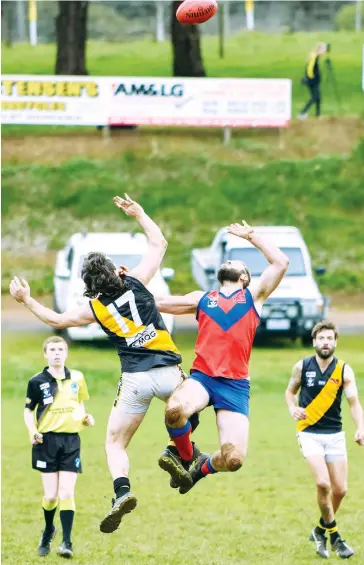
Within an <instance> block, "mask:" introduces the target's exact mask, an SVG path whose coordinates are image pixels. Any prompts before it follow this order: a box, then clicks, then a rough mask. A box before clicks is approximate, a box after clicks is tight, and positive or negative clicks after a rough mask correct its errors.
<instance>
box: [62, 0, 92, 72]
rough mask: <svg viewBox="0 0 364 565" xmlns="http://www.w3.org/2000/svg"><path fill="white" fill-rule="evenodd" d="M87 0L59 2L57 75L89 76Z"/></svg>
mask: <svg viewBox="0 0 364 565" xmlns="http://www.w3.org/2000/svg"><path fill="white" fill-rule="evenodd" d="M87 10H88V1H87V0H68V1H67V2H65V1H63V0H60V1H59V14H58V16H57V18H56V35H57V60H56V74H57V75H87V74H88V72H87V69H86V60H85V59H86V37H87Z"/></svg>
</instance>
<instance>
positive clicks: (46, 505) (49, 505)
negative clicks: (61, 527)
mask: <svg viewBox="0 0 364 565" xmlns="http://www.w3.org/2000/svg"><path fill="white" fill-rule="evenodd" d="M57 505H58V498H56V499H55V500H54V501H52V502H50V501H49V500H46V499H45V498H43V502H42V508H43V512H44V520H45V532H46V534H51V533H52V532H53V520H54V515H55V513H56V510H57Z"/></svg>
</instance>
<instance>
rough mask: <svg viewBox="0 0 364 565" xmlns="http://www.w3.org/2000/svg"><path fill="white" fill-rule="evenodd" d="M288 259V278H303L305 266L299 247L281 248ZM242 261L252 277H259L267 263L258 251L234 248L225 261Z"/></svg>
mask: <svg viewBox="0 0 364 565" xmlns="http://www.w3.org/2000/svg"><path fill="white" fill-rule="evenodd" d="M281 250H282V251H283V253H285V254H286V255H287V257H288V259H289V267H288V271H287V273H286V276H288V277H290V276H291V277H304V276H305V275H306V269H305V264H304V261H303V256H302V251H301V249H300V248H299V247H281ZM228 259H230V260H231V261H244V263H246V264H247V265H248V267H249V270H250V274H251V276H252V277H260V275H261V274H262V272H263V271H264V269H266V267H268V265H269V263H268V261H267V260H266V258H265V257H264V255H263V253H261V252H260V251H259V250H258V249H255V248H244V247H235V248H234V249H230V250H229V251H228V252H227V254H226V258H225V260H228Z"/></svg>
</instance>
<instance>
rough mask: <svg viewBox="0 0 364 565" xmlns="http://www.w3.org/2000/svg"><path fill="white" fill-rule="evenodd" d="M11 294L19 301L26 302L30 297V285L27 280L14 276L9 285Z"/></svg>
mask: <svg viewBox="0 0 364 565" xmlns="http://www.w3.org/2000/svg"><path fill="white" fill-rule="evenodd" d="M9 290H10V294H11V296H12V297H13V298H15V300H16V301H17V302H26V301H27V300H28V299H29V298H30V287H29V285H28V283H27V281H26V280H24V279H21V281H20V279H18V277H14V278H13V279H12V281H11V283H10V285H9Z"/></svg>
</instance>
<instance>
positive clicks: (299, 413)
mask: <svg viewBox="0 0 364 565" xmlns="http://www.w3.org/2000/svg"><path fill="white" fill-rule="evenodd" d="M302 366H303V362H302V360H301V361H298V363H296V364H295V365H294V367H293V369H292V376H291V378H290V381H289V383H288V387H287V390H286V394H285V397H286V403H287V406H288V410H289V413H290V414H291V416H292V418H293V419H294V420H304V419H305V418H306V411H305V409H304V408H301V407H300V406H297V396H296V395H297V392H298V391H299V389H300V387H301V380H302Z"/></svg>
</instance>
